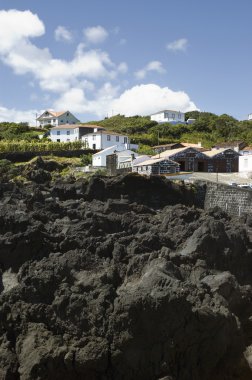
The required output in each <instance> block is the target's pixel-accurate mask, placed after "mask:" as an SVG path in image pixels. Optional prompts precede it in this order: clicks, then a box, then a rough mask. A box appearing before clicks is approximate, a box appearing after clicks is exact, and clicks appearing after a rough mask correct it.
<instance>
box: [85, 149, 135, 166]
mask: <svg viewBox="0 0 252 380" xmlns="http://www.w3.org/2000/svg"><path fill="white" fill-rule="evenodd" d="M115 151H116V152H123V153H125V152H129V151H128V150H126V148H125V145H113V146H112V147H110V148H107V149H105V150H102V151H101V152H99V153H96V154H93V156H92V166H94V167H102V166H103V167H105V166H106V157H107V156H109V155H110V154H113V153H114V152H115ZM132 153H133V152H132Z"/></svg>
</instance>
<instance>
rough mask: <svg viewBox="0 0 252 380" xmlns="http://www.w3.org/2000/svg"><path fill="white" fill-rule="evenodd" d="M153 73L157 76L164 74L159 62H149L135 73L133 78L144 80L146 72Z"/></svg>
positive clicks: (164, 71)
mask: <svg viewBox="0 0 252 380" xmlns="http://www.w3.org/2000/svg"><path fill="white" fill-rule="evenodd" d="M150 71H154V72H157V73H159V74H164V73H166V70H165V69H164V68H163V65H162V63H161V62H159V61H151V62H149V63H148V64H147V65H146V66H145V67H144V68H142V69H141V70H139V71H136V72H135V76H136V78H137V79H144V78H145V77H146V75H147V73H148V72H150Z"/></svg>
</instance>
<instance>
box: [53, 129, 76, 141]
mask: <svg viewBox="0 0 252 380" xmlns="http://www.w3.org/2000/svg"><path fill="white" fill-rule="evenodd" d="M50 139H51V140H52V141H54V142H73V141H77V140H79V128H71V129H65V128H64V129H59V130H51V131H50Z"/></svg>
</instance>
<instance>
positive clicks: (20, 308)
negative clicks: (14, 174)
mask: <svg viewBox="0 0 252 380" xmlns="http://www.w3.org/2000/svg"><path fill="white" fill-rule="evenodd" d="M41 166H42V165H40V167H38V168H34V170H35V171H39V173H31V174H30V177H29V178H30V179H31V180H33V182H30V183H29V184H26V185H21V184H20V185H16V184H14V183H11V182H2V183H1V184H0V194H1V198H0V205H1V207H0V233H1V234H0V267H1V281H0V290H1V295H0V327H1V337H0V379H8V380H14V379H15V380H16V379H22V380H26V379H34V380H35V379H43V380H48V379H49V380H50V379H53V380H64V379H84V380H135V379H138V380H158V379H159V380H161V379H163V380H164V379H166V380H188V379H194V380H216V379H217V380H220V379H222V380H230V379H240V380H246V379H251V378H252V371H251V368H252V364H251V362H252V346H250V345H251V339H252V303H251V299H252V288H251V284H252V250H251V249H252V246H251V243H250V241H249V239H248V237H247V234H246V228H245V227H246V226H245V224H242V223H240V222H239V221H237V220H234V219H231V218H230V217H229V216H227V215H226V214H225V213H223V212H222V211H220V210H217V209H214V210H211V211H210V212H208V213H205V212H204V211H203V210H200V209H197V208H195V207H194V206H193V201H194V198H193V193H192V191H190V190H187V189H186V188H184V187H179V186H175V185H172V184H171V183H170V182H169V181H166V180H164V179H162V178H151V179H146V178H144V177H139V176H136V175H128V176H120V177H117V178H108V179H104V178H101V177H94V178H93V179H91V180H90V182H87V181H86V180H78V181H75V180H73V179H69V180H68V181H67V182H66V181H65V182H64V181H62V180H61V181H60V180H59V181H58V182H54V183H52V182H50V177H49V175H48V174H46V175H45V174H44V173H43V172H44V171H46V173H48V172H49V170H48V168H47V169H46V168H44V167H41ZM38 178H39V180H38ZM250 366H251V368H250Z"/></svg>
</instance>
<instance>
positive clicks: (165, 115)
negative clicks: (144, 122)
mask: <svg viewBox="0 0 252 380" xmlns="http://www.w3.org/2000/svg"><path fill="white" fill-rule="evenodd" d="M150 118H151V120H153V121H157V122H158V123H171V124H179V123H185V114H184V113H183V112H180V111H171V110H164V111H159V112H156V113H154V114H152V115H150Z"/></svg>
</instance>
